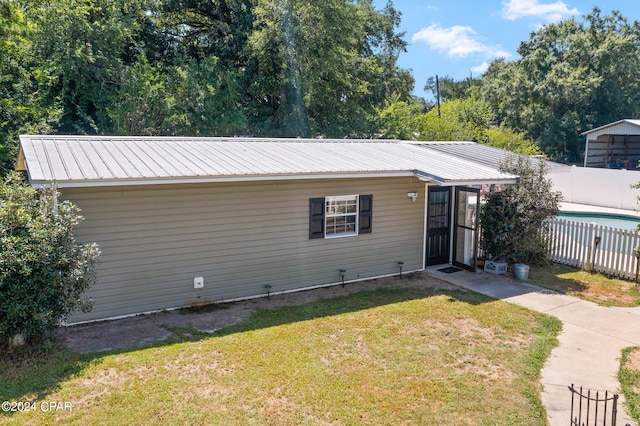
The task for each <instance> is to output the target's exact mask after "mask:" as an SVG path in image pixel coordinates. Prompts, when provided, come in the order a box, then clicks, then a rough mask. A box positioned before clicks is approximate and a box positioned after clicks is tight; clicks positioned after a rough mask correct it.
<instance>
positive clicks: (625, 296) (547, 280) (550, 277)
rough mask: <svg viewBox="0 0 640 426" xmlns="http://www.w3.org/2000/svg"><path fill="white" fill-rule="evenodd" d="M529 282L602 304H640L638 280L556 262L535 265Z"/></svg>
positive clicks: (627, 305)
mask: <svg viewBox="0 0 640 426" xmlns="http://www.w3.org/2000/svg"><path fill="white" fill-rule="evenodd" d="M529 282H530V283H532V284H535V285H538V286H540V287H545V288H548V289H551V290H555V291H557V292H560V293H563V294H568V295H570V296H576V297H580V298H582V299H585V300H590V301H592V302H595V303H598V304H600V305H603V306H624V307H632V306H640V291H639V290H638V286H637V285H636V283H635V282H631V281H625V280H619V279H612V278H607V277H606V276H604V275H602V274H592V273H589V272H586V271H583V270H580V269H576V268H572V267H570V266H564V265H559V264H557V263H552V264H549V265H546V266H532V267H531V270H530V273H529Z"/></svg>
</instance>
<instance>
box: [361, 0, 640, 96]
mask: <svg viewBox="0 0 640 426" xmlns="http://www.w3.org/2000/svg"><path fill="white" fill-rule="evenodd" d="M392 1H393V6H394V7H395V8H396V9H397V10H399V11H400V12H401V13H402V17H401V23H400V26H399V28H398V31H399V32H404V33H405V35H404V40H405V41H406V42H407V43H409V45H408V47H407V52H404V53H402V54H401V55H400V57H399V59H398V65H399V66H400V67H402V68H405V69H411V70H412V74H413V77H414V78H415V89H414V94H415V95H417V96H422V97H425V98H429V99H431V98H433V96H432V95H431V93H425V92H424V90H423V88H424V85H425V83H426V82H427V79H428V78H429V77H432V76H435V75H439V76H449V77H452V78H453V79H455V80H462V79H464V78H467V77H469V76H470V75H471V76H473V77H478V76H480V75H482V73H483V72H484V71H485V70H486V68H487V66H488V65H489V64H490V63H491V61H492V60H494V59H496V58H499V57H504V58H506V59H507V60H517V59H518V58H519V56H518V53H517V49H518V46H519V44H520V42H522V41H525V40H528V39H529V35H530V34H531V33H532V32H533V31H536V30H538V29H540V28H541V26H543V25H546V24H549V23H552V22H557V21H559V20H562V19H571V18H575V19H576V20H578V21H581V20H582V16H583V15H585V14H588V13H590V12H591V11H592V10H593V7H594V6H598V7H599V8H600V10H601V11H602V14H603V15H605V14H609V13H610V12H611V10H614V9H615V10H618V11H620V12H621V13H622V15H623V16H625V17H627V18H628V19H629V21H631V22H632V21H634V20H640V3H638V0H615V1H611V0H597V1H595V0H565V1H562V0H392ZM386 3H387V0H374V5H375V6H376V8H378V9H382V8H383V7H384V6H385V5H386Z"/></svg>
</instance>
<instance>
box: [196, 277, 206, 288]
mask: <svg viewBox="0 0 640 426" xmlns="http://www.w3.org/2000/svg"><path fill="white" fill-rule="evenodd" d="M203 287H204V277H195V278H194V279H193V288H203Z"/></svg>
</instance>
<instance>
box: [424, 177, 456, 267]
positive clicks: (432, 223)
mask: <svg viewBox="0 0 640 426" xmlns="http://www.w3.org/2000/svg"><path fill="white" fill-rule="evenodd" d="M450 203H451V188H449V187H437V186H436V187H431V186H430V187H429V199H428V201H427V256H426V261H425V262H426V265H425V266H429V265H440V264H443V263H448V262H449V246H450V234H451V229H450V228H451V208H450Z"/></svg>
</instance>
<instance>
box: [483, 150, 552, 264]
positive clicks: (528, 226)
mask: <svg viewBox="0 0 640 426" xmlns="http://www.w3.org/2000/svg"><path fill="white" fill-rule="evenodd" d="M500 168H501V170H503V171H504V172H507V173H512V174H514V175H517V176H519V179H518V183H516V184H515V185H509V186H507V187H505V188H501V189H496V188H492V190H490V191H489V192H488V193H486V194H485V202H484V204H483V205H482V207H481V208H480V225H481V227H482V239H481V241H480V246H481V247H482V248H483V249H484V250H485V251H486V252H488V253H489V254H490V255H491V256H500V257H504V258H505V259H507V261H509V262H511V263H515V262H524V263H530V264H536V263H542V262H544V261H545V260H546V259H547V254H548V253H547V245H546V237H547V232H546V231H547V229H546V226H545V219H548V218H551V217H553V216H556V215H557V214H558V203H559V202H560V200H561V199H562V194H561V193H560V192H554V191H552V190H551V181H550V180H549V179H547V178H546V173H547V167H546V165H545V163H544V162H543V161H538V162H537V163H536V165H535V166H534V164H533V163H532V160H531V158H530V157H528V156H523V155H517V156H516V155H514V156H511V157H509V158H507V160H506V161H504V162H503V163H502V164H501V167H500Z"/></svg>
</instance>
